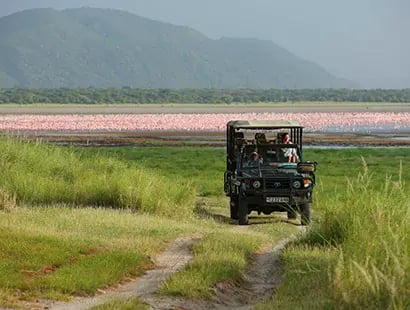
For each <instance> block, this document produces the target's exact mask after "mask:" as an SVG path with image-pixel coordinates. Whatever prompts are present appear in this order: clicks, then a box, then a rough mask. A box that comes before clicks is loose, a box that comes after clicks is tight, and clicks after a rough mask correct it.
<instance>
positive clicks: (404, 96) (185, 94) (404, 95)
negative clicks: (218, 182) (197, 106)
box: [0, 87, 410, 104]
mask: <svg viewBox="0 0 410 310" xmlns="http://www.w3.org/2000/svg"><path fill="white" fill-rule="evenodd" d="M300 101H313V102H322V101H323V102H324V101H333V102H396V103H400V102H410V88H407V89H140V88H130V87H123V88H50V89H32V88H7V89H0V104H1V103H17V104H31V103H63V104H65V103H82V104H98V103H105V104H110V103H140V104H143V103H204V104H206V103H228V104H229V103H251V102H300Z"/></svg>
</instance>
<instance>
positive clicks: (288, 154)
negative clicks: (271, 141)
mask: <svg viewBox="0 0 410 310" xmlns="http://www.w3.org/2000/svg"><path fill="white" fill-rule="evenodd" d="M282 144H293V143H292V141H290V137H289V134H288V133H284V134H283V135H282ZM282 151H283V155H284V156H285V158H286V159H287V161H288V162H289V163H296V162H298V160H299V156H298V154H297V152H296V148H293V147H292V148H283V149H282Z"/></svg>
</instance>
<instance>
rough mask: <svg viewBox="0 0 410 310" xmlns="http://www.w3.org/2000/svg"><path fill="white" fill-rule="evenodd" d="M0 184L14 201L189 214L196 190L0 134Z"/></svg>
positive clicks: (116, 162) (95, 158) (113, 162)
mask: <svg viewBox="0 0 410 310" xmlns="http://www.w3.org/2000/svg"><path fill="white" fill-rule="evenodd" d="M0 149H1V150H2V151H1V152H0V169H1V171H2V173H1V174H0V187H2V188H3V189H4V191H8V192H9V193H10V194H11V195H15V196H16V198H17V201H18V202H20V203H21V202H24V203H30V204H32V203H34V204H53V203H66V204H67V203H68V204H73V205H94V206H108V207H118V208H129V209H134V210H141V211H144V212H150V213H156V214H162V215H189V214H190V213H191V212H192V206H193V202H194V199H195V195H196V193H195V190H194V189H193V188H192V187H191V186H190V184H189V183H187V182H182V181H180V180H179V179H173V180H170V179H168V178H165V177H163V176H161V175H159V174H158V173H154V172H152V171H148V170H144V169H143V168H141V167H137V168H135V167H133V166H130V165H129V164H127V163H126V162H124V161H121V160H119V159H115V158H109V157H106V156H100V155H98V154H94V155H93V156H89V155H87V156H82V155H81V153H80V154H79V153H78V152H74V151H73V150H71V149H69V148H59V147H55V146H50V145H43V144H38V143H37V144H33V143H29V142H23V141H17V140H12V139H9V138H2V139H0Z"/></svg>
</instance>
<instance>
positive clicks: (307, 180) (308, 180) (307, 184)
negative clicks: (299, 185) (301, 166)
mask: <svg viewBox="0 0 410 310" xmlns="http://www.w3.org/2000/svg"><path fill="white" fill-rule="evenodd" d="M311 184H312V180H311V179H304V180H303V186H304V187H309V186H310V185H311Z"/></svg>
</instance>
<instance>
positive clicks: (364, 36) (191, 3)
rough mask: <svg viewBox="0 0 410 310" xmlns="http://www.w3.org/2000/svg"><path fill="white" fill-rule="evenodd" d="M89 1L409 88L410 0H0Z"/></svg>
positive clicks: (40, 3)
mask: <svg viewBox="0 0 410 310" xmlns="http://www.w3.org/2000/svg"><path fill="white" fill-rule="evenodd" d="M82 6H90V7H103V8H116V9H122V10H126V11H130V12H133V13H135V14H137V15H140V16H143V17H148V18H151V19H155V20H159V21H164V22H169V23H172V24H177V25H186V26H189V27H192V28H194V29H196V30H199V31H200V32H202V33H203V34H205V35H207V36H208V37H210V38H215V39H216V38H220V37H223V36H225V37H254V38H260V39H268V40H272V41H274V42H275V43H276V44H279V45H281V46H282V47H284V48H286V49H288V50H290V51H291V52H293V53H294V54H296V55H297V56H299V57H302V58H304V59H307V60H311V61H314V62H316V63H318V64H320V65H322V66H323V67H324V68H325V69H327V70H328V71H329V72H331V73H333V74H335V75H337V76H339V77H343V78H347V79H350V80H353V81H356V82H358V83H359V84H360V86H361V87H366V88H410V57H409V55H410V39H409V38H410V0H344V1H340V0H287V1H284V0H247V1H245V0H202V1H199V0H0V15H8V14H11V13H13V12H16V11H20V10H24V9H28V8H35V7H53V8H57V9H63V8H68V7H82Z"/></svg>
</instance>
